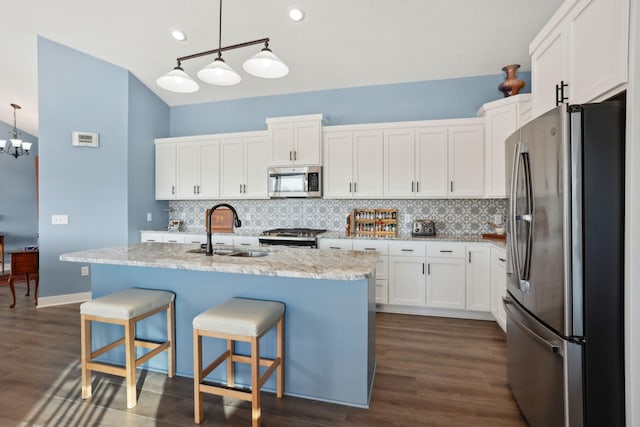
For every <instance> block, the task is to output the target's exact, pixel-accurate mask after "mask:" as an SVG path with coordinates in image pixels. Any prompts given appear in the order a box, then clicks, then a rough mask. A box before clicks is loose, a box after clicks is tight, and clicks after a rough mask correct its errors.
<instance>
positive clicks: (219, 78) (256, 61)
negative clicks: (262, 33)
mask: <svg viewBox="0 0 640 427" xmlns="http://www.w3.org/2000/svg"><path fill="white" fill-rule="evenodd" d="M219 24H220V25H219V27H218V48H217V49H213V50H208V51H205V52H199V53H194V54H192V55H187V56H182V57H180V58H177V59H176V62H177V63H178V64H177V66H176V67H175V68H174V69H173V70H171V71H170V72H168V73H167V74H165V75H164V76H162V77H160V78H159V79H158V80H157V81H156V82H157V83H158V86H160V87H161V88H163V89H166V90H169V91H171V92H178V93H192V92H196V91H197V90H198V89H199V88H200V86H199V85H198V83H197V82H196V81H195V80H193V79H192V78H191V77H190V76H189V75H188V74H187V73H186V72H185V71H184V70H183V69H182V66H181V64H182V61H186V60H189V59H194V58H200V57H201V56H208V55H214V54H217V55H218V56H217V58H216V59H214V60H213V62H211V63H210V64H209V65H207V66H206V67H204V68H203V69H201V70H200V71H198V73H197V76H198V78H199V79H200V80H202V81H203V82H205V83H209V84H212V85H218V86H232V85H235V84H238V83H240V81H241V80H242V77H240V75H239V74H238V73H236V72H235V71H234V70H233V68H231V67H230V66H229V65H227V64H226V62H225V61H224V59H222V52H225V51H228V50H233V49H238V48H241V47H247V46H253V45H257V44H263V43H264V48H263V49H262V50H261V51H260V52H259V53H257V54H256V55H254V56H253V57H251V58H249V59H248V60H247V61H245V63H244V64H243V66H242V68H243V69H244V70H245V71H246V72H247V73H249V74H252V75H254V76H256V77H262V78H269V79H273V78H279V77H284V76H286V75H287V74H288V73H289V67H287V66H286V65H285V64H284V63H283V62H282V61H281V60H280V59H279V58H278V57H277V56H275V55H274V54H273V52H271V49H269V38H268V37H267V38H263V39H259V40H253V41H250V42H245V43H239V44H235V45H232V46H226V47H222V0H220V14H219Z"/></svg>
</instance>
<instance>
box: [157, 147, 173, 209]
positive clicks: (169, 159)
mask: <svg viewBox="0 0 640 427" xmlns="http://www.w3.org/2000/svg"><path fill="white" fill-rule="evenodd" d="M155 144H156V200H173V199H175V198H176V144H175V143H173V142H160V141H159V140H156V143H155Z"/></svg>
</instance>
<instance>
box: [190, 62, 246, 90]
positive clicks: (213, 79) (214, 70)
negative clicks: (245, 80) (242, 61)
mask: <svg viewBox="0 0 640 427" xmlns="http://www.w3.org/2000/svg"><path fill="white" fill-rule="evenodd" d="M198 78H199V79H200V80H202V81H203V82H205V83H209V84H212V85H217V86H233V85H235V84H238V83H240V80H242V78H241V77H240V75H239V74H238V73H236V72H235V71H233V69H232V68H231V67H229V66H228V65H227V64H226V63H225V62H224V59H222V58H221V57H217V58H216V59H215V60H214V61H213V62H212V63H211V64H209V65H207V66H206V67H204V68H203V69H202V70H200V71H198Z"/></svg>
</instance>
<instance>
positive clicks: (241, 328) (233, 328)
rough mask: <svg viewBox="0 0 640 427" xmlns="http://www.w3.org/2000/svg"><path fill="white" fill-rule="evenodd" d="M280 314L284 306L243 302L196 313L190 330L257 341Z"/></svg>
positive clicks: (238, 299)
mask: <svg viewBox="0 0 640 427" xmlns="http://www.w3.org/2000/svg"><path fill="white" fill-rule="evenodd" d="M283 313H284V304H283V303H281V302H276V301H263V300H254V299H245V298H231V299H230V300H228V301H227V302H225V303H223V304H220V305H218V306H215V307H213V308H210V309H209V310H207V311H205V312H203V313H200V314H199V315H197V316H196V317H195V318H194V319H193V327H194V328H195V329H202V330H206V331H210V332H220V333H224V334H231V335H241V336H246V337H257V336H260V335H262V334H263V333H264V332H266V331H267V330H269V329H270V328H271V327H273V325H274V324H275V323H276V322H277V321H278V319H279V318H280V316H281V315H282V314H283Z"/></svg>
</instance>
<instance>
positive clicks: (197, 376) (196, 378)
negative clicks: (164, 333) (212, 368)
mask: <svg viewBox="0 0 640 427" xmlns="http://www.w3.org/2000/svg"><path fill="white" fill-rule="evenodd" d="M193 347H194V348H193V417H194V418H195V422H196V424H200V423H201V422H202V416H203V411H202V392H201V391H200V383H201V382H202V336H201V335H200V334H199V333H198V330H197V329H194V330H193Z"/></svg>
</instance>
